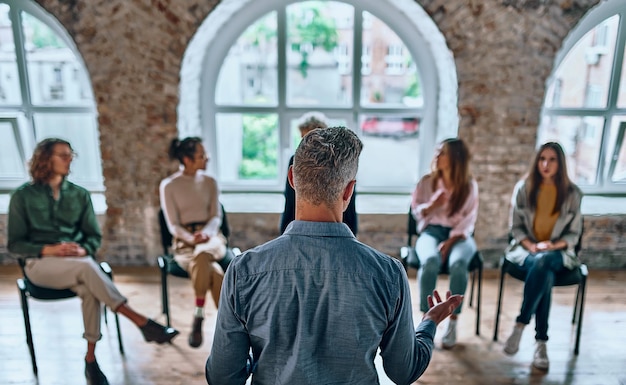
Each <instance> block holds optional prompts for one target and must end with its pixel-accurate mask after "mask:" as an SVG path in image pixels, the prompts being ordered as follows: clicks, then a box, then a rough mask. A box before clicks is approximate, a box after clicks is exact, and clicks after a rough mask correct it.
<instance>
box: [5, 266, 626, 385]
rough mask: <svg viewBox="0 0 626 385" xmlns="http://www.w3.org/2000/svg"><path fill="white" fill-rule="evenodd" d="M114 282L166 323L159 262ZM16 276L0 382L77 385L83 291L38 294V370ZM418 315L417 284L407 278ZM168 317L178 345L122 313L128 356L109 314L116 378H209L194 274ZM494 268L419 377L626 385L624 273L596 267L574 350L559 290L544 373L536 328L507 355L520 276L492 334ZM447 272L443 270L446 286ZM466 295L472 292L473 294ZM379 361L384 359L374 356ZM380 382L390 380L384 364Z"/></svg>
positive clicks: (107, 346) (80, 380)
mask: <svg viewBox="0 0 626 385" xmlns="http://www.w3.org/2000/svg"><path fill="white" fill-rule="evenodd" d="M114 272H115V281H116V283H117V285H118V287H119V289H120V290H121V292H122V293H123V294H124V295H126V296H127V297H128V299H129V302H130V304H131V305H132V306H133V307H134V308H136V309H137V310H139V311H141V312H143V313H145V314H147V315H148V316H150V317H153V318H155V319H157V320H158V321H161V322H163V321H164V317H163V316H162V315H161V314H160V312H161V301H160V280H159V275H158V270H157V269H156V268H114ZM19 276H20V273H19V271H18V269H17V268H16V267H14V266H4V267H0V315H1V316H0V384H28V385H32V384H37V385H49V384H59V385H74V384H81V385H82V384H85V377H84V374H83V370H84V361H83V357H84V351H85V346H86V344H85V341H84V340H83V339H82V338H81V335H82V332H83V326H82V318H81V315H80V301H79V300H78V299H71V300H63V301H54V302H41V301H34V300H31V301H30V302H29V303H30V309H31V322H32V329H33V339H34V343H35V351H36V354H37V362H38V365H39V376H38V378H37V377H35V376H34V375H33V373H32V370H31V365H30V357H29V353H28V348H27V346H26V340H25V334H24V321H23V318H22V312H21V308H20V302H19V296H18V292H17V287H16V285H15V280H16V278H18V277H19ZM410 280H411V288H412V296H413V303H414V315H415V317H416V318H417V317H420V312H419V309H418V306H417V303H418V302H417V298H418V296H417V284H416V282H415V278H414V277H411V278H410ZM169 282H170V299H171V307H172V315H173V320H172V323H173V325H174V326H175V327H177V328H178V329H179V330H180V331H181V335H180V336H179V337H177V338H176V339H175V340H174V344H172V345H167V346H158V345H153V344H147V343H145V342H144V341H143V339H142V336H141V334H140V333H139V331H138V330H137V329H136V328H135V327H134V326H133V325H132V324H131V323H130V322H129V321H128V320H126V319H124V318H123V317H122V318H121V324H122V333H123V340H124V346H125V349H126V355H125V356H121V355H120V353H119V351H118V345H117V338H116V335H115V327H114V323H113V317H112V315H111V314H109V321H110V323H109V325H108V326H104V325H103V338H102V341H100V342H99V343H98V347H97V351H96V354H97V357H98V361H99V363H100V366H101V368H102V370H103V371H104V372H105V373H106V375H107V377H108V378H109V381H110V383H111V384H119V385H122V384H123V385H130V384H133V385H135V384H137V385H143V384H146V385H149V384H163V385H165V384H168V385H169V384H192V385H193V384H206V382H205V380H204V363H205V361H206V358H207V356H208V353H209V349H210V346H211V339H212V335H213V325H214V322H215V315H216V310H215V308H214V307H213V306H212V304H210V303H209V305H208V307H207V318H206V321H205V327H204V330H205V343H204V344H203V345H202V346H201V347H200V348H199V349H192V348H190V347H189V346H188V345H187V342H186V339H187V334H188V332H189V329H190V324H191V311H192V304H193V299H192V290H191V288H190V286H189V281H188V280H185V279H180V278H175V277H170V278H169ZM497 284H498V277H497V272H495V271H490V272H487V274H486V277H485V279H484V283H483V297H482V299H483V304H482V322H481V332H482V333H481V336H479V337H477V336H475V335H474V322H475V315H476V313H475V311H474V309H471V308H468V307H467V304H466V305H465V307H464V309H463V313H462V314H461V318H460V320H459V338H458V341H459V342H458V345H457V346H456V347H455V348H454V349H452V350H442V349H441V335H442V334H443V332H444V330H445V327H446V323H445V322H444V323H442V324H441V325H440V326H439V330H438V332H437V337H436V344H437V348H436V350H435V352H434V356H433V359H432V362H431V364H430V366H429V368H428V369H427V371H426V373H425V374H424V375H423V376H422V377H421V378H420V379H419V380H418V381H417V382H416V383H417V384H516V385H517V384H563V385H565V384H567V385H574V384H576V385H594V384H602V385H626V271H591V272H590V279H589V285H588V292H587V299H586V304H585V314H584V319H583V331H582V340H581V341H582V342H581V351H580V354H579V355H578V356H575V355H574V354H573V348H574V340H575V329H574V328H573V327H572V325H571V316H572V308H573V301H574V296H575V291H574V289H573V288H572V287H566V288H555V289H554V296H553V307H552V313H551V316H550V333H549V334H550V341H549V342H548V353H549V357H550V370H549V372H548V373H544V372H540V371H537V370H534V369H532V368H531V365H530V363H531V360H532V355H533V338H534V330H533V329H534V327H532V325H533V324H532V323H531V327H529V328H527V330H526V331H525V333H524V335H523V337H522V342H521V345H520V351H519V352H518V353H517V354H516V355H515V356H513V357H508V356H506V355H504V354H503V353H502V347H503V341H504V339H506V337H507V335H508V333H509V332H510V329H511V327H512V325H513V322H514V318H515V316H516V315H517V312H518V310H519V305H520V301H521V292H522V287H523V286H522V284H521V283H520V282H518V281H515V280H514V279H510V278H509V279H508V280H507V281H506V285H505V300H504V310H503V313H502V318H501V321H500V325H501V326H500V338H499V341H498V342H493V341H492V336H493V326H494V318H495V317H494V316H495V308H496V296H497ZM446 285H447V278H446V277H441V278H440V280H439V283H438V288H439V289H440V290H445V288H446ZM467 297H468V298H469V290H468V293H467ZM377 365H378V367H379V368H380V367H381V366H380V362H377ZM379 372H380V373H381V384H391V382H390V381H389V380H388V379H386V377H385V376H384V373H383V372H382V370H379Z"/></svg>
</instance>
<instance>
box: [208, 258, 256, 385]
mask: <svg viewBox="0 0 626 385" xmlns="http://www.w3.org/2000/svg"><path fill="white" fill-rule="evenodd" d="M236 279H237V276H236V265H235V264H231V265H230V266H229V268H228V270H226V275H225V277H224V282H223V285H222V292H221V294H220V306H219V309H218V311H217V320H216V323H215V334H214V337H213V346H212V347H211V354H210V355H209V358H208V359H207V362H206V368H205V369H206V370H205V375H206V380H207V383H208V384H209V385H220V384H233V385H238V384H245V382H246V380H247V378H248V376H249V375H250V366H251V365H250V362H249V357H250V355H249V351H250V338H249V336H248V333H247V332H246V329H245V327H244V324H243V322H242V321H241V320H240V318H239V317H238V316H237V312H236V308H237V298H238V297H237V291H236Z"/></svg>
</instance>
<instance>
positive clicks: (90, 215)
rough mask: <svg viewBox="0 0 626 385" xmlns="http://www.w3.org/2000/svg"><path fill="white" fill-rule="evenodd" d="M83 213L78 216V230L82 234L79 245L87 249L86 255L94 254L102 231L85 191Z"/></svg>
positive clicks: (100, 240)
mask: <svg viewBox="0 0 626 385" xmlns="http://www.w3.org/2000/svg"><path fill="white" fill-rule="evenodd" d="M83 199H84V202H83V207H84V209H83V213H82V215H81V218H80V223H79V226H80V231H81V233H82V235H83V238H82V240H81V241H80V242H79V243H80V245H81V246H82V247H83V248H84V249H85V250H86V251H87V255H91V256H95V254H96V251H98V248H100V243H101V242H102V232H101V231H100V226H99V225H98V220H97V219H96V213H95V212H94V210H93V203H92V202H91V196H90V195H89V192H87V191H85V194H84V196H83Z"/></svg>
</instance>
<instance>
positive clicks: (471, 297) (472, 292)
mask: <svg viewBox="0 0 626 385" xmlns="http://www.w3.org/2000/svg"><path fill="white" fill-rule="evenodd" d="M475 281H476V270H474V271H472V288H471V290H470V300H469V307H473V305H474V282H475Z"/></svg>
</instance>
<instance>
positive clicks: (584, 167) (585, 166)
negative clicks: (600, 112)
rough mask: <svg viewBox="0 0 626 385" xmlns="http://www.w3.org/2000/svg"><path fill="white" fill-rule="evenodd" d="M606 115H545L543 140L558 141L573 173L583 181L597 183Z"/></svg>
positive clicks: (580, 182)
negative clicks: (604, 116)
mask: <svg viewBox="0 0 626 385" xmlns="http://www.w3.org/2000/svg"><path fill="white" fill-rule="evenodd" d="M603 126H604V118H603V117H589V116H585V117H571V116H547V117H544V119H543V122H542V124H541V128H540V130H539V135H540V136H539V144H543V143H545V142H550V141H554V142H558V143H560V144H561V146H563V150H564V151H565V154H566V155H567V168H568V174H569V177H570V178H571V179H572V180H573V181H574V183H576V184H579V185H592V184H595V183H596V178H597V175H598V159H599V156H600V145H601V142H602V128H603Z"/></svg>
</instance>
